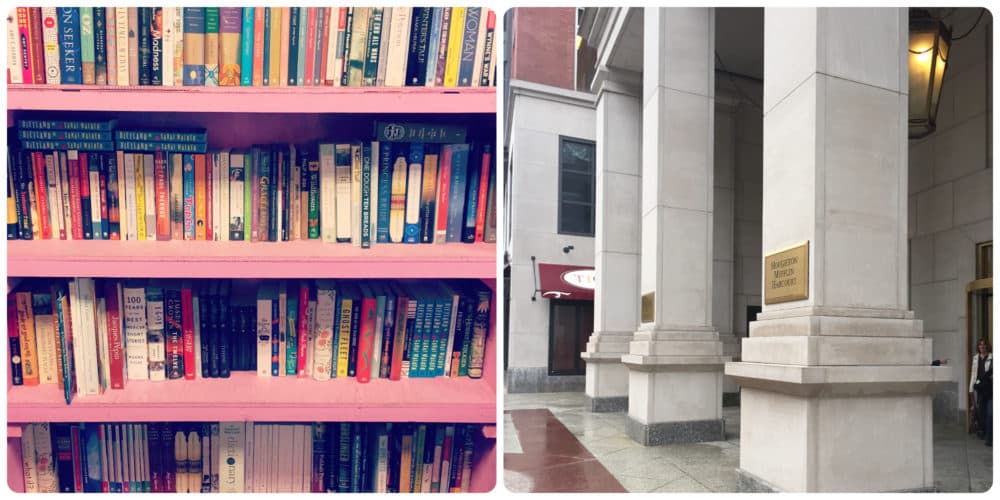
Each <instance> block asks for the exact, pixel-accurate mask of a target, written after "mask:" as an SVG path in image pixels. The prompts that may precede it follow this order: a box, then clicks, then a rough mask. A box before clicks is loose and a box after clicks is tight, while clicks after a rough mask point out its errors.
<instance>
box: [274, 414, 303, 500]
mask: <svg viewBox="0 0 1000 500" xmlns="http://www.w3.org/2000/svg"><path fill="white" fill-rule="evenodd" d="M293 427H294V426H292V425H291V424H281V425H279V426H278V454H277V455H276V456H275V458H276V459H277V461H278V464H277V465H278V467H277V468H276V469H277V471H276V472H277V474H276V479H277V484H276V485H275V493H291V492H292V491H294V490H293V489H292V471H293V470H294V469H293V468H292V466H293V465H295V462H296V460H295V453H294V451H295V450H296V449H298V448H296V447H295V433H294V432H293V431H294V428H293Z"/></svg>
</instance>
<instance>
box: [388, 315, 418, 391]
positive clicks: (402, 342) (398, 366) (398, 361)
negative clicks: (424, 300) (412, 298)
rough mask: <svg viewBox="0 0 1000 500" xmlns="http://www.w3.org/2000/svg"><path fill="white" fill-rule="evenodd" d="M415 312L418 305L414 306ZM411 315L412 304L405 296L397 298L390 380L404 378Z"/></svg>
mask: <svg viewBox="0 0 1000 500" xmlns="http://www.w3.org/2000/svg"><path fill="white" fill-rule="evenodd" d="M413 307H414V311H415V308H416V305H414V306H413ZM409 315H410V302H409V299H408V298H407V297H405V296H401V297H397V298H396V320H395V322H394V323H395V325H394V326H395V331H394V332H393V335H392V336H393V344H392V359H391V363H390V366H389V367H390V371H389V380H399V379H400V378H402V376H403V356H404V352H403V351H405V350H406V337H407V324H406V322H407V318H408V317H409Z"/></svg>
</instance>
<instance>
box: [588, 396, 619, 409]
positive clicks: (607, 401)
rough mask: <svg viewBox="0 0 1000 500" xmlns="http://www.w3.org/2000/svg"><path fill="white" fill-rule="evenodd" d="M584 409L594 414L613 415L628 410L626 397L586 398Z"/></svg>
mask: <svg viewBox="0 0 1000 500" xmlns="http://www.w3.org/2000/svg"><path fill="white" fill-rule="evenodd" d="M584 408H586V409H588V410H590V411H592V412H594V413H614V412H618V411H625V410H628V396H618V397H603V398H599V397H591V396H590V395H588V396H587V402H586V403H584Z"/></svg>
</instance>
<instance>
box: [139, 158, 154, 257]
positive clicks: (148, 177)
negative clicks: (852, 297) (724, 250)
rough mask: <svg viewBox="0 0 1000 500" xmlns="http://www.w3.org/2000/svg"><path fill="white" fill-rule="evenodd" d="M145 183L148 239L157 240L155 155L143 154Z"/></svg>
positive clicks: (143, 184) (143, 185)
mask: <svg viewBox="0 0 1000 500" xmlns="http://www.w3.org/2000/svg"><path fill="white" fill-rule="evenodd" d="M142 171H143V183H142V187H143V189H144V190H145V192H146V199H145V200H143V201H145V205H146V240H148V241H156V180H155V175H154V168H153V155H151V154H144V155H142Z"/></svg>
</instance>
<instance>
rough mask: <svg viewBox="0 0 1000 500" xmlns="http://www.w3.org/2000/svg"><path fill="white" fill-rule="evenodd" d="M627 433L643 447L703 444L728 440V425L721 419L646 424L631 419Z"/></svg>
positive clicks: (629, 419)
mask: <svg viewBox="0 0 1000 500" xmlns="http://www.w3.org/2000/svg"><path fill="white" fill-rule="evenodd" d="M625 432H626V433H627V434H628V436H629V437H630V438H632V440H633V441H635V442H637V443H639V444H642V445H643V446H657V445H661V444H677V443H702V442H705V441H724V440H725V439H726V423H725V421H724V420H722V419H719V420H691V421H687V422H659V423H655V424H644V423H642V422H639V421H638V420H636V419H634V418H632V417H629V418H628V422H627V423H626V426H625Z"/></svg>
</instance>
